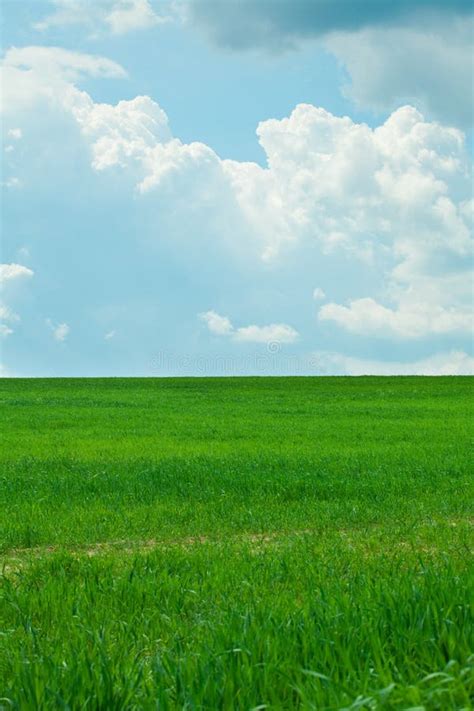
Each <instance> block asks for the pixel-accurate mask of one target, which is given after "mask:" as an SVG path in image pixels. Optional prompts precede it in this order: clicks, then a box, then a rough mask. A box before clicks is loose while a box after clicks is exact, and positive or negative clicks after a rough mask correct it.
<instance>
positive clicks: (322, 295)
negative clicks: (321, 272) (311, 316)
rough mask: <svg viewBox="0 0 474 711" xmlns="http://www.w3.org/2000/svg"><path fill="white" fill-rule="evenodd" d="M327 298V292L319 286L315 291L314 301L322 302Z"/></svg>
mask: <svg viewBox="0 0 474 711" xmlns="http://www.w3.org/2000/svg"><path fill="white" fill-rule="evenodd" d="M325 298H326V294H325V292H324V291H323V289H321V287H320V286H317V287H316V289H315V290H314V291H313V299H314V300H315V301H321V300H322V299H325Z"/></svg>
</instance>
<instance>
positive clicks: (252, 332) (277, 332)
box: [199, 311, 298, 343]
mask: <svg viewBox="0 0 474 711" xmlns="http://www.w3.org/2000/svg"><path fill="white" fill-rule="evenodd" d="M199 318H200V319H201V320H202V321H204V322H205V323H206V324H207V327H208V329H209V331H210V332H211V333H214V334H216V335H219V336H231V337H232V339H233V340H234V341H241V342H247V343H293V342H294V341H296V339H297V338H298V332H297V331H295V329H294V328H292V327H291V326H288V325H287V324H285V323H272V324H270V325H269V326H255V325H251V326H241V327H240V328H234V326H233V325H232V323H231V321H230V319H229V318H228V317H227V316H221V315H220V314H218V313H216V311H206V312H205V313H202V314H199Z"/></svg>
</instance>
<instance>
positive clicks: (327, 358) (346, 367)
mask: <svg viewBox="0 0 474 711" xmlns="http://www.w3.org/2000/svg"><path fill="white" fill-rule="evenodd" d="M312 363H313V365H314V367H316V368H317V369H318V370H319V372H320V373H321V374H325V373H331V374H332V373H336V374H340V375H474V358H472V357H471V356H469V355H468V354H467V353H465V352H464V351H457V350H453V351H450V352H448V353H437V354H435V355H433V356H430V357H429V358H424V359H421V360H417V361H414V362H398V361H377V360H364V359H362V358H353V357H351V356H346V355H343V354H341V353H325V352H319V353H315V354H314V355H313V357H312Z"/></svg>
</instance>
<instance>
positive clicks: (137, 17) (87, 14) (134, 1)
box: [35, 0, 166, 37]
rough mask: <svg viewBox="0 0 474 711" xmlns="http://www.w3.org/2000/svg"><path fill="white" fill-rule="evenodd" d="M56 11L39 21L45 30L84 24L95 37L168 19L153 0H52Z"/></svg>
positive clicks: (118, 33)
mask: <svg viewBox="0 0 474 711" xmlns="http://www.w3.org/2000/svg"><path fill="white" fill-rule="evenodd" d="M51 4H52V5H53V6H55V8H56V9H55V10H54V11H53V12H52V13H50V14H49V15H47V16H46V17H44V18H43V19H42V20H40V22H37V23H36V24H35V29H37V30H39V31H42V32H45V31H47V30H49V29H50V28H54V27H68V26H69V27H71V26H74V25H79V26H83V27H85V28H86V29H88V30H89V33H90V34H91V36H93V37H95V36H97V34H98V33H100V32H102V33H106V32H107V33H111V34H115V35H123V34H126V33H128V32H132V31H135V30H144V29H147V28H150V27H154V26H156V25H158V24H160V23H162V22H164V21H165V19H166V16H162V15H159V14H157V13H156V12H155V11H154V9H153V7H152V4H151V3H150V1H149V0H94V2H93V3H92V2H90V0H51Z"/></svg>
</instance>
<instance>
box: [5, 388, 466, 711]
mask: <svg viewBox="0 0 474 711" xmlns="http://www.w3.org/2000/svg"><path fill="white" fill-rule="evenodd" d="M473 386H474V379H471V378H454V377H451V378H246V379H233V378H229V379H180V380H175V379H170V380H159V379H149V380H145V379H117V380H114V379H110V380H82V379H81V380H3V381H2V382H1V383H0V396H1V401H2V403H1V413H2V423H3V427H2V432H3V434H2V446H1V452H0V463H1V473H0V511H1V512H2V513H1V516H0V566H3V575H2V577H1V578H0V697H3V699H0V708H3V707H5V709H7V708H10V707H11V708H15V709H21V710H23V709H45V710H47V709H56V708H57V709H74V710H75V709H97V710H99V709H100V710H101V711H102V710H104V711H105V710H108V709H112V710H115V709H117V710H118V709H193V710H194V709H196V710H197V709H209V710H210V711H211V710H214V709H223V710H227V709H239V710H240V709H242V710H243V709H245V710H248V711H250V709H255V708H269V709H318V710H319V709H342V708H353V709H358V708H360V709H378V708H383V709H408V708H412V709H413V708H418V709H421V708H424V709H440V710H442V709H471V708H472V707H473V706H472V698H473V696H474V644H473V615H472V607H471V605H472V601H473V600H474V575H473V566H472V553H471V551H472V543H473V535H472V531H473V522H474V515H473V501H474V486H473V477H472V467H471V464H470V462H471V457H472V451H471V443H472V438H473V427H472V425H473V414H474V413H473V397H472V396H473Z"/></svg>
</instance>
